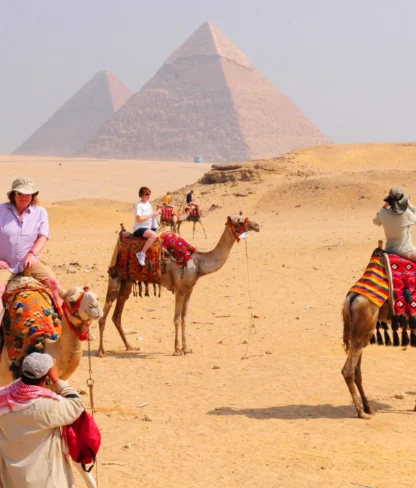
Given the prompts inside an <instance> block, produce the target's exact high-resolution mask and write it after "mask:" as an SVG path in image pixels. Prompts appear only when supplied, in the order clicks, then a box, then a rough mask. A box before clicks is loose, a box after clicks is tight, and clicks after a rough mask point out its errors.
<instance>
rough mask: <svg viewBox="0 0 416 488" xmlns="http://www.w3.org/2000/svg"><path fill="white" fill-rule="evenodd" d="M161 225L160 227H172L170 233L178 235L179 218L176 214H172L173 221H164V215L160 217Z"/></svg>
mask: <svg viewBox="0 0 416 488" xmlns="http://www.w3.org/2000/svg"><path fill="white" fill-rule="evenodd" d="M157 208H158V209H160V208H162V207H161V206H158V207H157ZM159 224H160V226H161V227H162V228H163V227H170V231H171V232H173V233H174V234H176V233H177V232H178V231H177V225H178V216H177V214H176V213H173V214H172V220H164V218H163V216H162V214H161V215H160V218H159Z"/></svg>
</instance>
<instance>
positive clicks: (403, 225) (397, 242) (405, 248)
mask: <svg viewBox="0 0 416 488" xmlns="http://www.w3.org/2000/svg"><path fill="white" fill-rule="evenodd" d="M409 199H410V197H409V195H408V194H407V193H403V191H402V190H401V189H400V188H392V189H391V190H390V192H389V194H388V196H387V197H386V198H385V199H384V202H385V204H384V206H383V207H382V208H381V210H380V211H379V212H377V215H376V216H375V218H374V219H373V222H374V223H375V224H376V225H382V226H383V229H384V233H385V235H386V239H387V242H386V247H385V250H386V251H387V252H390V253H392V254H398V255H399V256H402V257H403V258H406V259H410V260H411V261H416V248H415V247H414V246H413V242H412V234H411V225H413V224H416V207H415V206H413V205H412V204H411V203H410V200H409Z"/></svg>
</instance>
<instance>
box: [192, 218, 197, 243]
mask: <svg viewBox="0 0 416 488" xmlns="http://www.w3.org/2000/svg"><path fill="white" fill-rule="evenodd" d="M192 223H193V228H192V239H195V227H196V222H195V221H194V222H192Z"/></svg>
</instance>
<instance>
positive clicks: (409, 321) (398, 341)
mask: <svg viewBox="0 0 416 488" xmlns="http://www.w3.org/2000/svg"><path fill="white" fill-rule="evenodd" d="M400 329H401V338H400V336H399V331H400ZM382 330H383V332H384V337H383V335H382V334H381V331H382ZM391 330H392V332H393V341H392V340H391V337H390V334H389V325H388V324H387V323H386V322H383V321H377V325H376V333H375V334H374V335H373V336H372V338H371V339H370V344H377V345H378V346H391V345H393V346H394V347H400V346H401V347H407V346H409V345H410V346H411V347H416V316H411V317H409V318H408V317H406V316H405V315H393V316H392V318H391ZM409 331H410V336H409Z"/></svg>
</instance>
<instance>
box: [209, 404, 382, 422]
mask: <svg viewBox="0 0 416 488" xmlns="http://www.w3.org/2000/svg"><path fill="white" fill-rule="evenodd" d="M371 405H372V406H374V407H375V408H376V409H377V410H381V411H383V410H386V409H389V408H390V405H387V404H385V403H378V402H374V401H373V402H371ZM208 415H218V416H220V415H245V416H246V417H249V418H252V419H258V420H267V419H344V418H352V417H355V416H356V413H355V409H354V406H353V405H350V406H347V405H343V406H334V405H330V404H329V403H326V404H323V405H280V406H277V407H267V408H242V409H237V408H232V407H218V408H217V409H215V410H211V411H209V412H208Z"/></svg>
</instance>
